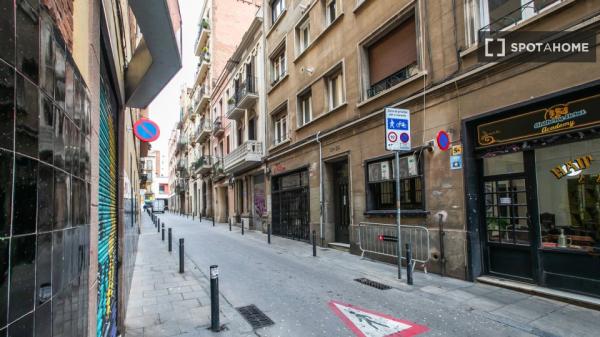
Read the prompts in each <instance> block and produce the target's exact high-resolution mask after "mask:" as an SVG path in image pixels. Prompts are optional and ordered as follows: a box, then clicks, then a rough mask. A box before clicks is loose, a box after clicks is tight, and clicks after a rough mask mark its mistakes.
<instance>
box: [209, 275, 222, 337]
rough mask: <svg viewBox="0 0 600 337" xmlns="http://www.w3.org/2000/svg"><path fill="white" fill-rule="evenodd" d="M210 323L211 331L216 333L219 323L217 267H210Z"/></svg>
mask: <svg viewBox="0 0 600 337" xmlns="http://www.w3.org/2000/svg"><path fill="white" fill-rule="evenodd" d="M210 322H211V330H212V331H214V332H218V331H219V330H220V329H221V327H220V325H221V324H220V322H219V266H217V265H212V266H210Z"/></svg>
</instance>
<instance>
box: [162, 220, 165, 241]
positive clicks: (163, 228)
mask: <svg viewBox="0 0 600 337" xmlns="http://www.w3.org/2000/svg"><path fill="white" fill-rule="evenodd" d="M162 240H163V241H165V224H162Z"/></svg>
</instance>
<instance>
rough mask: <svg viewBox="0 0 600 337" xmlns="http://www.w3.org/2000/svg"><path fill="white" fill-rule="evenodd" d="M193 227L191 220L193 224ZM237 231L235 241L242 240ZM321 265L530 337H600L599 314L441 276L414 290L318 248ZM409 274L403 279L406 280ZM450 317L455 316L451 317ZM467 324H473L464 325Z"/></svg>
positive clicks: (367, 263) (385, 267)
mask: <svg viewBox="0 0 600 337" xmlns="http://www.w3.org/2000/svg"><path fill="white" fill-rule="evenodd" d="M190 221H191V218H190ZM216 230H221V231H223V232H227V231H228V230H229V229H228V226H227V224H218V225H217V227H216ZM240 230H241V229H240V228H239V227H234V228H233V233H232V234H233V235H240V233H239V232H240ZM245 239H249V240H256V241H257V242H260V243H261V244H266V235H265V234H263V233H261V232H256V231H251V230H246V231H245ZM271 247H272V248H274V249H275V250H276V251H278V254H281V253H283V254H291V255H295V256H297V257H299V258H301V257H309V256H311V255H312V247H311V246H310V245H309V244H306V243H303V242H298V241H294V240H288V239H284V238H280V237H277V236H273V237H272V245H271ZM317 255H318V258H317V260H316V261H315V263H317V264H322V265H323V267H324V268H323V269H327V267H326V266H328V265H329V266H333V265H335V266H337V267H343V268H344V269H346V270H349V271H352V272H353V273H355V275H361V276H362V277H366V278H369V279H371V280H375V281H379V282H381V283H385V284H387V285H390V286H392V287H393V288H396V289H398V290H400V291H402V292H406V293H412V294H415V295H417V296H419V297H422V298H427V299H429V300H433V301H435V302H437V303H439V304H440V305H442V306H443V307H446V308H450V309H452V310H456V311H466V312H470V313H475V314H478V315H479V316H480V317H481V318H483V319H486V320H489V321H494V322H499V323H502V324H504V325H506V326H510V327H514V328H517V329H519V330H521V331H524V332H526V333H528V334H531V335H535V336H544V337H557V336H569V337H570V336H599V331H600V311H596V310H592V309H587V308H583V307H580V306H576V305H572V304H568V303H565V302H560V301H556V300H552V299H548V298H543V297H540V296H535V295H530V294H526V293H522V292H518V291H514V290H510V289H505V288H501V287H497V286H492V285H488V284H483V283H478V282H475V283H474V282H467V281H462V280H458V279H454V278H450V277H441V276H440V275H437V274H425V273H423V272H420V271H416V272H415V273H414V285H413V286H409V285H407V284H406V283H405V280H398V279H396V273H397V270H396V267H395V266H394V265H390V264H386V263H381V262H378V261H372V260H368V259H363V258H361V257H360V256H356V255H352V254H349V253H345V252H341V251H338V250H334V249H330V248H320V247H319V248H318V252H317ZM405 273H406V270H405V269H404V270H403V275H404V276H406V274H405ZM448 315H452V313H450V312H449V313H448ZM466 324H469V323H468V322H466Z"/></svg>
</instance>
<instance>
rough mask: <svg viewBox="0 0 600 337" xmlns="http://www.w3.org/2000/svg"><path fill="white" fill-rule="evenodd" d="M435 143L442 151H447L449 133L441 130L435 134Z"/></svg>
mask: <svg viewBox="0 0 600 337" xmlns="http://www.w3.org/2000/svg"><path fill="white" fill-rule="evenodd" d="M437 145H438V147H439V148H440V150H442V151H447V150H448V149H449V148H450V135H448V132H446V131H444V130H442V131H440V132H438V134H437Z"/></svg>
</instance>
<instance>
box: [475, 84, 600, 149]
mask: <svg viewBox="0 0 600 337" xmlns="http://www.w3.org/2000/svg"><path fill="white" fill-rule="evenodd" d="M598 109H600V95H596V96H592V97H588V98H584V99H580V100H576V101H571V102H568V103H566V104H559V105H555V106H552V107H549V108H547V109H541V110H537V111H533V112H528V113H524V114H519V115H516V116H513V117H509V118H504V119H501V120H498V121H494V122H490V123H485V124H481V125H479V126H477V145H478V147H479V148H483V147H488V146H496V145H502V144H508V143H512V142H517V141H524V140H527V139H532V138H537V137H542V136H546V135H551V134H556V133H563V132H571V131H574V130H579V129H583V128H586V127H591V126H596V125H600V112H599V111H597V110H598Z"/></svg>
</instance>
